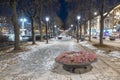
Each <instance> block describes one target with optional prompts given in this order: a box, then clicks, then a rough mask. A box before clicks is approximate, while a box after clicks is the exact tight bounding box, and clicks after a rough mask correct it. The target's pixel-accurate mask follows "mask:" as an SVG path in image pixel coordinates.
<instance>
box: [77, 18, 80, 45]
mask: <svg viewBox="0 0 120 80" xmlns="http://www.w3.org/2000/svg"><path fill="white" fill-rule="evenodd" d="M77 20H78V26H77V43H79V36H78V27H79V21H80V16H77Z"/></svg>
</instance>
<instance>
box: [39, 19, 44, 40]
mask: <svg viewBox="0 0 120 80" xmlns="http://www.w3.org/2000/svg"><path fill="white" fill-rule="evenodd" d="M39 32H40V41H43V34H42V24H41V18H39Z"/></svg>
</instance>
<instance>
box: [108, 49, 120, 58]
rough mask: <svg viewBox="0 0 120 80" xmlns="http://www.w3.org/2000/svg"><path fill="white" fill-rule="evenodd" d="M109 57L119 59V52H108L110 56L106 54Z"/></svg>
mask: <svg viewBox="0 0 120 80" xmlns="http://www.w3.org/2000/svg"><path fill="white" fill-rule="evenodd" d="M108 55H109V56H113V57H117V58H120V51H112V52H110V54H108Z"/></svg>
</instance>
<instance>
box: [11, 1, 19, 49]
mask: <svg viewBox="0 0 120 80" xmlns="http://www.w3.org/2000/svg"><path fill="white" fill-rule="evenodd" d="M10 3H11V6H12V9H13V15H12V23H13V26H14V35H15V41H14V50H19V49H20V45H19V43H20V39H19V26H18V17H17V11H16V5H17V1H16V0H11V1H10Z"/></svg>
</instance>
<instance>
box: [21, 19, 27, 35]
mask: <svg viewBox="0 0 120 80" xmlns="http://www.w3.org/2000/svg"><path fill="white" fill-rule="evenodd" d="M20 21H21V22H22V28H21V30H22V33H21V35H22V36H24V35H25V30H24V29H25V22H26V21H27V19H26V18H21V19H20Z"/></svg>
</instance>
